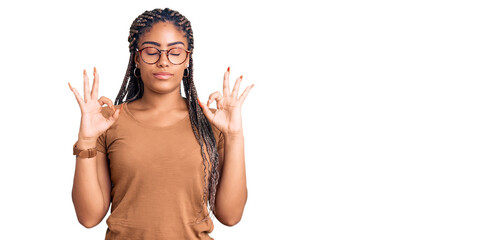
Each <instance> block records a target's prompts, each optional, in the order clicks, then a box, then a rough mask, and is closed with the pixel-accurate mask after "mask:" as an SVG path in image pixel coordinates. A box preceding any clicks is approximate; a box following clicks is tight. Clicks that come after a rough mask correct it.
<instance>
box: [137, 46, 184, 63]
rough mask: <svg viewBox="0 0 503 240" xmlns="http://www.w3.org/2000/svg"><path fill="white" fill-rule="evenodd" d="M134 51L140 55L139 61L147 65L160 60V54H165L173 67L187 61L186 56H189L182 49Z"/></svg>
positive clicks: (144, 49) (148, 48)
mask: <svg viewBox="0 0 503 240" xmlns="http://www.w3.org/2000/svg"><path fill="white" fill-rule="evenodd" d="M136 50H137V51H138V52H139V53H140V57H141V60H143V61H144V62H145V63H147V64H154V63H157V62H158V61H159V59H161V54H162V52H166V54H167V56H168V60H169V62H171V63H172V64H174V65H180V64H182V63H183V62H185V60H187V56H189V53H190V51H187V50H185V49H183V48H172V49H169V50H159V49H157V48H155V47H146V48H142V49H140V50H138V49H136Z"/></svg>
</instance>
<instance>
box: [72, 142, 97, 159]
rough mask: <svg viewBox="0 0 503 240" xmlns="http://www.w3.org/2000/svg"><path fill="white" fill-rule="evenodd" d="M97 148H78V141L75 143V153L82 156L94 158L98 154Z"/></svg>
mask: <svg viewBox="0 0 503 240" xmlns="http://www.w3.org/2000/svg"><path fill="white" fill-rule="evenodd" d="M97 154H98V153H97V148H96V147H94V148H88V149H78V148H77V142H76V143H75V144H73V155H76V156H79V157H82V158H92V157H95V156H96V155H97Z"/></svg>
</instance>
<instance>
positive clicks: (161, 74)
mask: <svg viewBox="0 0 503 240" xmlns="http://www.w3.org/2000/svg"><path fill="white" fill-rule="evenodd" d="M172 76H173V74H171V73H168V72H157V73H154V77H155V78H157V79H168V78H171V77H172Z"/></svg>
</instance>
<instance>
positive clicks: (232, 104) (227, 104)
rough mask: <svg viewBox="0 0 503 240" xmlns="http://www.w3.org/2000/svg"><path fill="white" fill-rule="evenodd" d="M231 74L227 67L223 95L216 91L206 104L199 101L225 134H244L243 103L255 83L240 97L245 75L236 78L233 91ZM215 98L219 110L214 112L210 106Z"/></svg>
mask: <svg viewBox="0 0 503 240" xmlns="http://www.w3.org/2000/svg"><path fill="white" fill-rule="evenodd" d="M229 74H230V73H229V68H227V71H226V72H225V74H224V87H223V95H222V94H221V93H220V92H218V91H216V92H214V93H212V94H211V95H210V97H209V98H208V103H207V104H206V105H204V104H202V103H201V102H199V105H200V106H201V108H202V109H203V113H204V115H205V116H206V118H208V120H209V121H210V123H212V124H213V125H215V127H217V128H218V130H220V131H221V132H222V133H224V135H240V134H243V127H242V124H241V105H243V102H244V100H245V99H246V96H247V95H248V93H249V92H250V90H251V89H252V88H253V86H254V84H252V85H251V86H248V87H246V89H245V90H244V91H243V93H242V94H241V96H239V97H238V94H239V85H240V84H241V80H243V76H242V75H241V77H239V78H238V79H236V83H235V84H234V88H233V89H232V92H229ZM215 100H216V101H217V110H216V111H215V112H212V111H211V110H210V108H209V106H210V104H211V103H213V101H215ZM198 101H199V99H198Z"/></svg>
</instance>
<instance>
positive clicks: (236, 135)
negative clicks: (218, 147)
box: [223, 131, 244, 139]
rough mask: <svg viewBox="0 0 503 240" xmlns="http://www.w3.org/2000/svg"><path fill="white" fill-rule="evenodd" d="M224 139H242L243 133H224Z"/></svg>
mask: <svg viewBox="0 0 503 240" xmlns="http://www.w3.org/2000/svg"><path fill="white" fill-rule="evenodd" d="M223 134H224V138H225V139H232V138H243V137H244V135H243V131H238V132H224V133H223Z"/></svg>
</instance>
